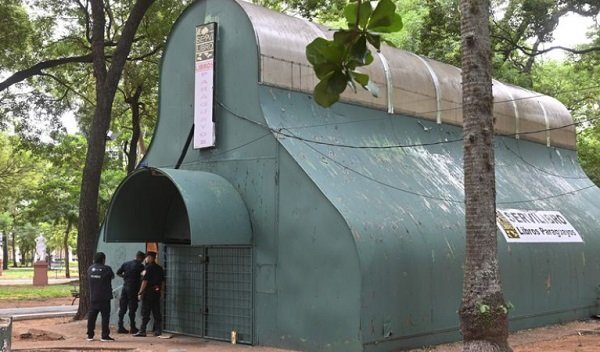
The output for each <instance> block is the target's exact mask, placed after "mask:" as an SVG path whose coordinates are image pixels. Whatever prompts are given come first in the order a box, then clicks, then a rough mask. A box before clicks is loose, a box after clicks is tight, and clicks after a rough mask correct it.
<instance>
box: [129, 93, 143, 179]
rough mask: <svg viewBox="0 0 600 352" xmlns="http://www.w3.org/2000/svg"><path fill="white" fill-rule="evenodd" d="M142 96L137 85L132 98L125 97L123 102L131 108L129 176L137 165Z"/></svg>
mask: <svg viewBox="0 0 600 352" xmlns="http://www.w3.org/2000/svg"><path fill="white" fill-rule="evenodd" d="M141 95H142V86H141V85H139V86H137V88H136V89H135V92H134V93H133V95H132V96H130V97H126V98H125V102H126V103H127V104H129V107H130V108H131V128H132V133H131V140H130V141H129V151H128V152H127V173H128V174H130V173H132V172H133V170H135V166H136V165H137V146H138V141H139V139H140V136H141V134H142V133H141V131H142V129H141V125H140V123H141V116H140V96H141Z"/></svg>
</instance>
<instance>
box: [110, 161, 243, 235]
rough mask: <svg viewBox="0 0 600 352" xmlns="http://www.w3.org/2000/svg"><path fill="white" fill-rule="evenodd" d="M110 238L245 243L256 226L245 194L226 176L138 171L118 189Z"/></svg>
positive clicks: (167, 170) (111, 212)
mask: <svg viewBox="0 0 600 352" xmlns="http://www.w3.org/2000/svg"><path fill="white" fill-rule="evenodd" d="M169 221H172V222H169ZM177 230H179V231H185V233H183V234H182V233H181V232H177ZM186 235H187V238H186ZM105 236H106V239H107V241H109V242H110V241H121V242H138V241H160V242H182V241H184V240H187V241H189V242H190V243H191V244H192V245H202V246H206V245H228V244H229V245H232V244H238V245H240V244H250V243H251V241H252V228H251V226H250V219H249V218H248V210H247V209H246V206H245V204H244V202H243V201H242V198H241V197H240V195H239V193H238V192H237V191H236V189H235V188H234V187H233V186H232V185H231V184H230V183H229V182H227V180H225V179H224V178H223V177H221V176H218V175H215V174H211V173H207V172H200V171H187V170H174V169H138V170H136V171H135V172H134V173H132V174H131V175H129V177H128V178H126V179H125V180H124V181H123V183H122V184H121V185H120V186H119V188H118V189H117V190H116V191H115V195H114V197H113V200H112V203H111V205H110V208H109V211H108V216H107V221H106V231H105Z"/></svg>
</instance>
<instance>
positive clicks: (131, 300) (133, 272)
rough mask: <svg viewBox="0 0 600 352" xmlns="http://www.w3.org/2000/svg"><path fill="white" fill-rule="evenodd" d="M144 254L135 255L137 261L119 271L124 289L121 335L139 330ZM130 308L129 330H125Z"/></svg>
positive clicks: (120, 321)
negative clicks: (139, 294) (139, 303)
mask: <svg viewBox="0 0 600 352" xmlns="http://www.w3.org/2000/svg"><path fill="white" fill-rule="evenodd" d="M145 256H146V255H145V254H144V252H141V251H138V252H137V253H136V254H135V259H133V260H130V261H128V262H125V263H123V264H122V265H121V267H120V268H119V270H117V275H119V276H120V277H122V278H123V289H122V290H121V298H120V299H119V329H118V330H117V332H118V333H119V334H127V333H129V332H131V333H132V334H135V333H137V332H138V329H137V328H136V326H135V313H136V312H137V309H138V297H137V293H138V291H139V290H140V285H141V282H142V271H144V264H142V262H143V261H144V257H145ZM128 308H129V330H127V329H125V326H124V324H123V319H124V318H125V313H127V310H128Z"/></svg>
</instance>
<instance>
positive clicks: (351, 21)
mask: <svg viewBox="0 0 600 352" xmlns="http://www.w3.org/2000/svg"><path fill="white" fill-rule="evenodd" d="M357 8H358V4H355V3H350V4H348V5H346V7H345V8H344V17H345V18H346V22H347V23H348V27H350V28H351V27H354V25H356V9H357Z"/></svg>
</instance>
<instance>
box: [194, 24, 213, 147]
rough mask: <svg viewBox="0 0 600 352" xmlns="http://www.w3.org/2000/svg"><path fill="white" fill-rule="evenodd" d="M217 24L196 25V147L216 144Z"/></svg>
mask: <svg viewBox="0 0 600 352" xmlns="http://www.w3.org/2000/svg"><path fill="white" fill-rule="evenodd" d="M216 30H217V24H216V23H214V22H212V23H206V24H203V25H200V26H198V27H196V55H195V84H194V149H200V148H209V147H214V146H215V122H214V113H213V101H214V73H215V63H214V59H215V34H216Z"/></svg>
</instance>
